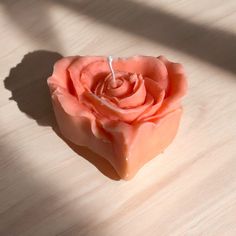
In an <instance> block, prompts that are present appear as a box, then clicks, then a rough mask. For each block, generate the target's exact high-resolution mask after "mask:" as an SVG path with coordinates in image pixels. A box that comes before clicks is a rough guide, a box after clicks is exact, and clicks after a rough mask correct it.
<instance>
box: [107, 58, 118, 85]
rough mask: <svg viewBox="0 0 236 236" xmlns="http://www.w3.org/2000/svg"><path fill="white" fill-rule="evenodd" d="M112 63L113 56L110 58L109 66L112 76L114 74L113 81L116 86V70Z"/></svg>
mask: <svg viewBox="0 0 236 236" xmlns="http://www.w3.org/2000/svg"><path fill="white" fill-rule="evenodd" d="M112 61H113V58H112V56H109V57H108V64H109V68H110V71H111V74H112V81H113V84H114V85H115V84H116V76H115V72H114V69H113V67H112Z"/></svg>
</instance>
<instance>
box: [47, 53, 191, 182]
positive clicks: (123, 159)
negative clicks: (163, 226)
mask: <svg viewBox="0 0 236 236" xmlns="http://www.w3.org/2000/svg"><path fill="white" fill-rule="evenodd" d="M48 85H49V88H50V92H51V95H52V101H53V107H54V111H55V115H56V119H57V122H58V125H59V128H60V130H61V133H62V134H63V135H64V136H65V137H66V138H67V139H69V140H70V141H71V142H73V143H74V144H77V145H82V146H87V147H88V148H90V149H91V150H93V151H94V152H96V153H97V154H99V155H100V156H102V157H103V158H105V159H106V160H108V161H109V162H110V163H111V165H112V166H113V167H114V168H115V170H116V171H117V173H118V174H119V175H120V177H121V178H123V179H130V178H132V177H133V176H134V175H135V173H136V172H137V171H138V170H139V169H140V168H141V167H142V166H143V165H144V164H145V163H146V162H147V161H149V160H150V159H152V158H153V157H155V156H156V155H158V154H159V153H161V152H163V151H164V150H165V148H166V147H167V146H168V145H169V144H170V143H171V141H172V140H173V138H174V137H175V135H176V132H177V129H178V126H179V121H180V117H181V113H182V107H181V99H182V97H183V95H185V93H186V90H187V82H186V78H185V73H184V70H183V67H182V65H181V64H178V63H172V62H170V61H168V60H167V59H166V58H164V57H163V56H160V57H157V58H156V57H149V56H134V57H130V58H123V59H122V58H117V59H113V60H111V58H109V60H108V58H106V57H87V56H85V57H84V56H74V57H65V58H63V59H61V60H59V61H58V62H57V63H56V64H55V66H54V71H53V74H52V76H51V77H49V79H48Z"/></svg>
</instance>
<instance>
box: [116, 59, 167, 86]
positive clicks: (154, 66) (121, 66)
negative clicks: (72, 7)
mask: <svg viewBox="0 0 236 236" xmlns="http://www.w3.org/2000/svg"><path fill="white" fill-rule="evenodd" d="M113 64H114V69H115V70H118V71H125V72H129V73H136V74H141V75H142V76H143V77H149V78H151V79H153V80H155V81H157V82H158V83H159V86H160V88H162V89H164V90H165V89H167V87H168V73H167V69H166V66H165V64H164V63H163V62H162V61H161V60H159V59H157V58H156V57H147V56H134V57H129V58H125V59H124V58H118V59H115V60H114V63H113Z"/></svg>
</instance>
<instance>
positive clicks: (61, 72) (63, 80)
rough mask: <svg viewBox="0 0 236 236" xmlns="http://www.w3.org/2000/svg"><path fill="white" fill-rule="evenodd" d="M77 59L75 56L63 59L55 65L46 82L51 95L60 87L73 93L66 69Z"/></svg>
mask: <svg viewBox="0 0 236 236" xmlns="http://www.w3.org/2000/svg"><path fill="white" fill-rule="evenodd" d="M77 58H78V57H77V56H74V57H64V58H62V59H60V60H59V61H57V62H56V63H55V65H54V68H53V74H52V76H51V77H49V78H48V80H47V82H48V86H49V88H50V92H51V93H53V91H54V90H55V89H56V88H57V87H61V88H63V89H66V90H67V91H70V92H72V93H73V84H72V81H71V79H70V76H69V74H68V70H67V69H68V67H69V66H70V65H71V63H72V62H73V61H75V60H76V59H77Z"/></svg>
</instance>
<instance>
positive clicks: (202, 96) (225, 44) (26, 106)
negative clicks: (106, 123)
mask: <svg viewBox="0 0 236 236" xmlns="http://www.w3.org/2000/svg"><path fill="white" fill-rule="evenodd" d="M235 25H236V1H235V0H227V1H222V0H208V1H205V0H200V1H194V0H168V1H166V0H162V1H154V0H148V1H141V0H140V1H133V0H119V1H118V0H117V1H115V0H113V1H106V0H100V1H99V0H98V1H94V0H86V1H85V0H84V1H76V0H59V1H56V0H55V1H54V0H42V1H38V0H24V1H23V0H14V1H13V0H2V1H1V2H0V52H1V53H0V80H1V83H0V235H1V236H13V235H16V236H19V235H24V236H25V235H32V236H44V235H45V236H48V235H60V236H62V235H63V236H64V235H86V236H136V235H147V236H152V235H153V236H172V235H174V236H175V235H178V236H186V235H187V236H189V235H191V236H193V235H194V236H200V235H204V236H235V235H236V26H235ZM76 54H81V55H114V56H129V55H135V54H144V55H155V56H158V55H160V54H163V55H165V56H167V57H168V58H169V59H171V60H174V61H178V62H181V63H183V64H184V66H185V69H186V71H187V75H188V82H189V92H188V95H187V96H186V98H185V100H184V108H185V112H184V115H183V118H182V123H181V127H180V129H179V133H178V135H177V137H176V139H175V140H174V142H173V144H171V146H170V147H169V148H168V149H167V150H166V151H165V153H164V154H162V155H160V156H159V157H157V158H155V159H154V160H152V161H151V162H149V163H148V164H147V165H145V167H143V168H142V169H141V171H140V172H139V173H138V174H137V176H136V177H135V178H134V179H133V180H131V181H128V182H125V181H120V180H119V179H118V178H117V175H116V174H115V172H114V171H113V170H112V169H111V167H110V166H109V165H108V164H107V163H105V162H104V161H103V160H101V159H100V158H99V157H97V156H95V155H92V154H91V152H89V151H88V150H86V149H84V148H79V149H77V148H76V147H73V146H71V145H68V144H67V143H66V142H65V141H63V139H62V138H61V137H60V136H59V135H58V132H57V127H56V124H55V121H54V118H53V117H54V116H53V113H52V109H51V105H50V98H49V95H48V89H47V85H46V78H47V76H48V75H49V74H50V72H51V70H52V65H53V63H54V62H55V61H56V60H57V59H59V58H60V57H61V56H66V55H76Z"/></svg>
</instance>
